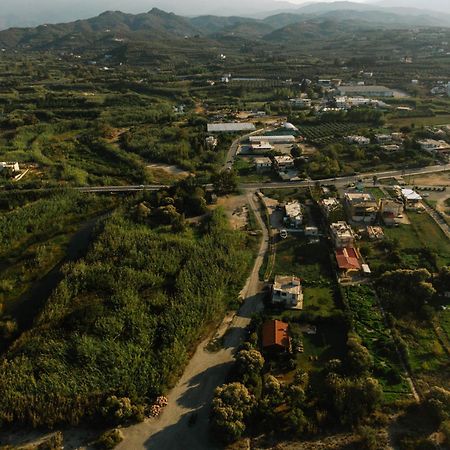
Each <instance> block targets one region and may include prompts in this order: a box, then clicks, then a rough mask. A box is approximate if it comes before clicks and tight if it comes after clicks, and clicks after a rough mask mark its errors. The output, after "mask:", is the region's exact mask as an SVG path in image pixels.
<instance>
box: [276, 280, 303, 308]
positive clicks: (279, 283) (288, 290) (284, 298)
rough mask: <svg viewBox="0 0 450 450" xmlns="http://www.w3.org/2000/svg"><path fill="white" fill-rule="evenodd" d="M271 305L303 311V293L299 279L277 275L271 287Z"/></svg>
mask: <svg viewBox="0 0 450 450" xmlns="http://www.w3.org/2000/svg"><path fill="white" fill-rule="evenodd" d="M272 303H273V304H274V305H281V306H284V307H285V308H297V309H303V291H302V285H301V282H300V278H297V277H294V276H293V275H291V276H284V275H277V276H276V277H275V281H274V283H273V286H272Z"/></svg>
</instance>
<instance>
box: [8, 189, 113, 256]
mask: <svg viewBox="0 0 450 450" xmlns="http://www.w3.org/2000/svg"><path fill="white" fill-rule="evenodd" d="M108 204H109V201H105V200H104V199H101V198H99V197H96V196H87V195H83V194H79V193H76V192H69V191H67V192H66V191H64V192H60V193H56V194H53V195H51V196H50V197H47V198H42V199H39V200H36V201H35V202H32V203H30V204H22V205H21V206H20V207H18V208H15V209H13V210H12V211H10V212H8V213H6V214H1V215H0V255H3V256H4V255H6V254H7V252H9V251H10V250H11V249H13V248H15V247H18V246H20V245H21V244H24V242H26V241H34V242H36V241H38V240H39V238H42V236H48V237H50V236H52V235H53V234H55V233H57V232H58V231H61V230H62V229H63V227H64V226H65V225H66V224H67V223H68V222H69V221H70V220H73V219H74V218H76V220H77V221H79V220H80V219H81V218H83V217H84V216H85V215H86V214H87V213H88V212H89V211H92V210H95V209H100V208H101V207H102V205H105V207H107V206H108Z"/></svg>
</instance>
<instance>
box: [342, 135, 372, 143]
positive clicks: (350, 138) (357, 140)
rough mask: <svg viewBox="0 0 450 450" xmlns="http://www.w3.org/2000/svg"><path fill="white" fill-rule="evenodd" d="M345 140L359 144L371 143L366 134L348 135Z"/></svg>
mask: <svg viewBox="0 0 450 450" xmlns="http://www.w3.org/2000/svg"><path fill="white" fill-rule="evenodd" d="M344 140H345V142H347V143H349V144H357V145H369V144H370V139H369V138H366V137H364V136H346V137H345V138H344Z"/></svg>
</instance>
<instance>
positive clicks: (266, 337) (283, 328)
mask: <svg viewBox="0 0 450 450" xmlns="http://www.w3.org/2000/svg"><path fill="white" fill-rule="evenodd" d="M288 328H289V325H288V324H287V323H284V322H281V321H280V320H268V321H267V322H265V323H264V324H263V327H262V345H263V348H265V347H272V346H279V347H284V348H289V346H290V338H289V334H288Z"/></svg>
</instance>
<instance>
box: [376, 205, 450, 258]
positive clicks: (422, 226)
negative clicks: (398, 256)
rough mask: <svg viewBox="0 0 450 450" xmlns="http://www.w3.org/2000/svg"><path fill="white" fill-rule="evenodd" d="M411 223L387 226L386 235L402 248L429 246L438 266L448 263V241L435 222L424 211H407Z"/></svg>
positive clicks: (449, 254) (449, 247)
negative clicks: (393, 226)
mask: <svg viewBox="0 0 450 450" xmlns="http://www.w3.org/2000/svg"><path fill="white" fill-rule="evenodd" d="M408 217H409V219H410V221H411V225H400V227H398V228H387V229H386V230H385V231H386V236H387V237H389V238H390V239H397V240H398V241H399V243H400V246H401V248H403V249H412V248H418V247H422V248H425V247H426V248H429V249H431V250H433V251H435V252H436V254H437V262H438V265H439V266H444V265H449V264H450V242H449V240H448V239H447V237H446V236H445V234H444V233H443V232H442V230H441V229H440V228H439V227H438V225H437V224H436V222H434V220H433V219H432V218H431V217H430V216H429V215H428V214H426V213H422V214H419V213H416V212H409V213H408Z"/></svg>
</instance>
